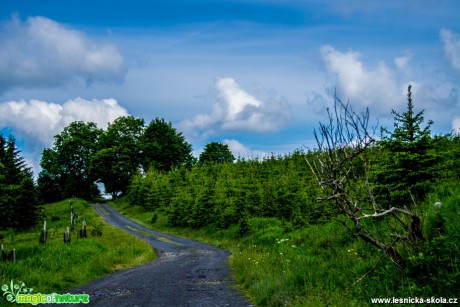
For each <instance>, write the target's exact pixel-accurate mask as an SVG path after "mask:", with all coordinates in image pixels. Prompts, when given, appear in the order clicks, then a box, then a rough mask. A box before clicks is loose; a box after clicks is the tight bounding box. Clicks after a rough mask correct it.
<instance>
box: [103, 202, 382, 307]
mask: <svg viewBox="0 0 460 307" xmlns="http://www.w3.org/2000/svg"><path fill="white" fill-rule="evenodd" d="M110 204H111V205H112V206H113V207H114V208H115V209H117V210H118V211H119V212H120V213H122V214H124V215H125V216H127V217H129V218H131V219H133V220H135V221H137V222H138V223H140V224H143V225H144V226H146V227H150V228H154V229H156V230H158V231H162V232H165V233H169V234H173V235H178V236H182V237H187V238H190V239H194V240H198V241H201V242H204V243H209V244H212V245H214V246H217V247H221V248H224V249H227V250H229V251H230V252H231V253H232V255H231V257H230V260H229V261H230V266H231V268H232V271H233V275H234V277H235V279H236V281H237V284H238V287H239V288H240V290H242V291H243V292H244V293H245V294H246V295H247V296H248V297H249V298H251V300H252V302H253V303H255V304H256V305H257V306H286V305H287V306H326V305H327V306H339V305H343V306H345V305H346V306H353V305H359V306H363V305H368V304H369V303H370V301H369V303H366V302H365V301H363V299H362V297H363V292H366V291H367V289H366V288H365V286H364V285H363V286H359V287H356V288H354V289H353V290H352V291H349V292H347V293H344V291H345V290H346V288H347V287H348V286H349V285H351V284H352V283H353V282H354V281H355V280H356V279H358V278H359V277H360V276H362V275H363V274H364V273H365V272H366V271H367V270H368V269H369V268H370V267H371V266H372V265H373V263H374V262H373V261H374V259H375V256H376V255H375V254H374V253H373V251H372V250H369V249H367V248H366V246H365V245H364V244H362V243H361V242H359V241H357V240H355V239H353V238H352V237H351V236H350V235H347V233H346V230H345V229H344V228H343V226H341V225H339V224H338V223H335V222H331V223H329V224H326V225H312V226H308V227H305V228H302V229H298V230H289V229H288V227H287V225H285V224H283V223H282V222H281V221H280V220H277V219H275V218H251V219H249V222H248V224H249V225H248V228H249V234H247V235H246V236H244V237H241V236H240V228H239V226H238V225H234V226H232V227H230V228H229V229H226V230H216V229H213V228H210V227H205V228H201V229H192V228H178V227H168V226H167V220H166V217H165V216H164V215H163V214H161V212H157V215H158V219H157V220H156V221H155V222H154V223H151V219H152V216H153V213H152V212H146V211H145V210H144V209H142V208H141V207H130V206H127V205H126V203H124V202H123V201H117V202H111V203H110ZM387 294H388V293H387ZM384 295H385V293H381V296H384Z"/></svg>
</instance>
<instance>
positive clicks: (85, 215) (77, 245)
mask: <svg viewBox="0 0 460 307" xmlns="http://www.w3.org/2000/svg"><path fill="white" fill-rule="evenodd" d="M72 203H73V208H74V210H75V211H76V212H77V213H78V214H79V218H78V220H77V222H76V225H75V229H76V230H75V231H74V232H71V243H70V244H68V245H66V244H64V242H63V235H64V231H65V229H66V227H68V226H70V208H69V201H68V200H66V201H62V202H58V203H54V204H48V205H46V206H45V207H44V209H43V220H46V221H47V230H48V236H47V241H46V245H45V246H44V245H41V244H39V237H40V232H41V229H42V228H43V223H40V225H37V226H36V227H35V228H33V229H32V230H28V231H20V232H16V231H13V230H8V231H3V232H2V233H1V235H2V236H3V240H1V242H0V243H2V244H3V245H4V246H5V248H6V249H7V250H12V249H13V248H15V249H16V263H13V262H12V261H11V260H9V261H7V262H1V261H0V284H1V285H2V284H9V283H10V280H11V279H14V281H15V282H18V281H22V282H24V283H25V284H26V286H27V287H31V288H33V289H34V291H33V293H38V292H40V293H53V292H60V291H63V290H65V289H68V288H70V287H74V286H78V285H82V284H85V283H87V282H89V281H91V280H94V279H96V278H99V277H102V276H104V275H106V274H109V273H112V272H114V271H117V270H122V269H126V268H129V267H133V266H137V265H140V264H143V263H146V262H149V261H151V260H153V259H155V257H156V255H155V253H154V251H153V250H152V248H151V247H150V246H149V245H148V244H147V243H146V242H145V241H142V240H140V239H138V238H136V237H133V236H132V235H130V234H127V233H126V232H124V231H122V230H120V229H117V228H115V227H113V226H109V225H108V224H107V223H106V222H105V221H104V220H103V219H102V218H101V217H100V216H99V215H98V214H97V213H96V212H95V211H94V209H93V208H92V207H91V205H90V204H89V203H88V202H86V201H83V200H79V199H74V200H72ZM83 219H85V220H86V223H87V235H88V237H87V238H77V232H78V230H79V229H80V228H81V223H82V220H83ZM94 229H98V230H101V231H102V236H97V235H92V231H93V230H94ZM2 299H3V298H0V303H1V302H2V301H1V300H2Z"/></svg>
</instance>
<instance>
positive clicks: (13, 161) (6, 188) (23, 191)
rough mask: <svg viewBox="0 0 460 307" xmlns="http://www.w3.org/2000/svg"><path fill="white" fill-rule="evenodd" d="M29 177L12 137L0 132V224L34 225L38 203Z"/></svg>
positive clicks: (28, 170) (18, 226) (17, 226)
mask: <svg viewBox="0 0 460 307" xmlns="http://www.w3.org/2000/svg"><path fill="white" fill-rule="evenodd" d="M32 177H33V174H32V171H31V170H30V168H28V167H27V166H26V163H25V160H24V158H23V157H21V156H20V151H19V150H18V149H17V148H16V144H15V139H14V137H12V136H10V137H9V138H8V139H5V138H4V137H3V135H0V221H1V225H0V227H2V228H6V227H14V228H27V227H31V226H33V225H34V224H35V221H36V216H37V211H38V209H39V203H38V198H37V192H36V189H35V185H34V182H33V179H32Z"/></svg>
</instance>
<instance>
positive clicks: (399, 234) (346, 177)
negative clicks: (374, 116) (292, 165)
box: [306, 98, 423, 277]
mask: <svg viewBox="0 0 460 307" xmlns="http://www.w3.org/2000/svg"><path fill="white" fill-rule="evenodd" d="M327 112H328V119H329V120H328V122H327V123H320V124H319V130H315V132H314V133H315V138H316V142H317V145H318V149H317V150H315V151H314V153H313V154H312V155H309V158H307V159H306V160H307V163H308V165H309V166H310V168H311V170H312V171H313V173H314V174H315V176H316V179H317V181H318V184H319V186H320V187H321V188H322V189H323V191H324V196H323V197H322V198H320V199H319V200H320V201H323V202H329V203H332V204H333V206H334V207H335V208H336V209H337V210H338V212H339V216H338V218H337V220H338V221H339V222H340V223H342V224H343V225H344V226H346V227H347V228H348V229H349V230H350V231H352V232H353V233H354V234H355V235H356V236H358V237H359V238H361V239H362V240H364V241H365V242H367V243H369V244H371V245H372V246H374V247H376V248H377V249H379V250H381V251H382V255H381V257H380V258H379V260H378V261H377V263H376V264H375V265H374V267H375V266H376V265H377V264H378V262H379V261H380V260H381V259H382V258H383V256H384V255H388V256H389V257H390V259H391V260H392V261H393V262H394V263H395V264H397V265H400V260H401V254H400V252H398V249H397V246H398V245H399V244H400V243H405V244H404V245H406V246H409V247H413V246H414V243H415V242H416V241H419V240H423V235H422V231H421V223H420V218H419V216H418V212H417V206H416V204H415V201H413V202H412V203H411V204H393V205H392V206H391V207H390V208H388V207H386V208H385V207H383V206H382V205H379V202H378V197H377V196H378V193H375V191H374V186H375V185H374V184H373V182H372V168H371V158H372V157H374V158H378V153H377V152H376V151H375V150H376V149H378V148H377V146H375V144H376V137H375V131H376V127H371V128H370V127H369V110H368V109H366V111H365V112H362V113H359V114H358V113H356V112H354V111H353V110H352V108H351V106H350V105H349V104H348V103H347V104H345V103H343V102H342V101H340V100H339V99H338V98H335V99H334V107H333V109H332V110H331V109H329V108H328V109H327ZM372 151H374V152H372ZM381 227H385V231H382V229H381ZM374 267H373V268H374ZM373 268H372V269H373ZM372 269H371V270H372ZM368 273H369V272H368ZM368 273H367V274H368ZM367 274H366V275H367ZM363 277H364V276H363Z"/></svg>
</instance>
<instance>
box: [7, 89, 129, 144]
mask: <svg viewBox="0 0 460 307" xmlns="http://www.w3.org/2000/svg"><path fill="white" fill-rule="evenodd" d="M125 115H128V112H127V111H126V109H125V108H123V107H122V106H120V105H119V104H118V103H117V101H116V100H115V99H112V98H111V99H102V100H96V99H93V100H86V99H83V98H76V99H73V100H68V101H66V102H65V103H64V104H62V105H61V104H57V103H52V102H46V101H40V100H30V101H29V102H26V101H23V100H21V101H8V102H4V103H0V128H11V129H13V131H14V132H15V135H16V136H20V137H22V138H24V139H26V141H27V143H29V146H30V144H34V145H35V146H38V147H43V146H50V145H51V144H52V143H53V137H54V135H56V134H58V133H60V132H61V131H62V129H63V128H64V127H66V126H67V125H69V124H70V123H71V122H73V121H84V122H94V123H96V124H97V125H98V127H100V128H106V127H107V124H108V123H109V122H112V121H114V120H115V119H116V118H117V117H120V116H125Z"/></svg>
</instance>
